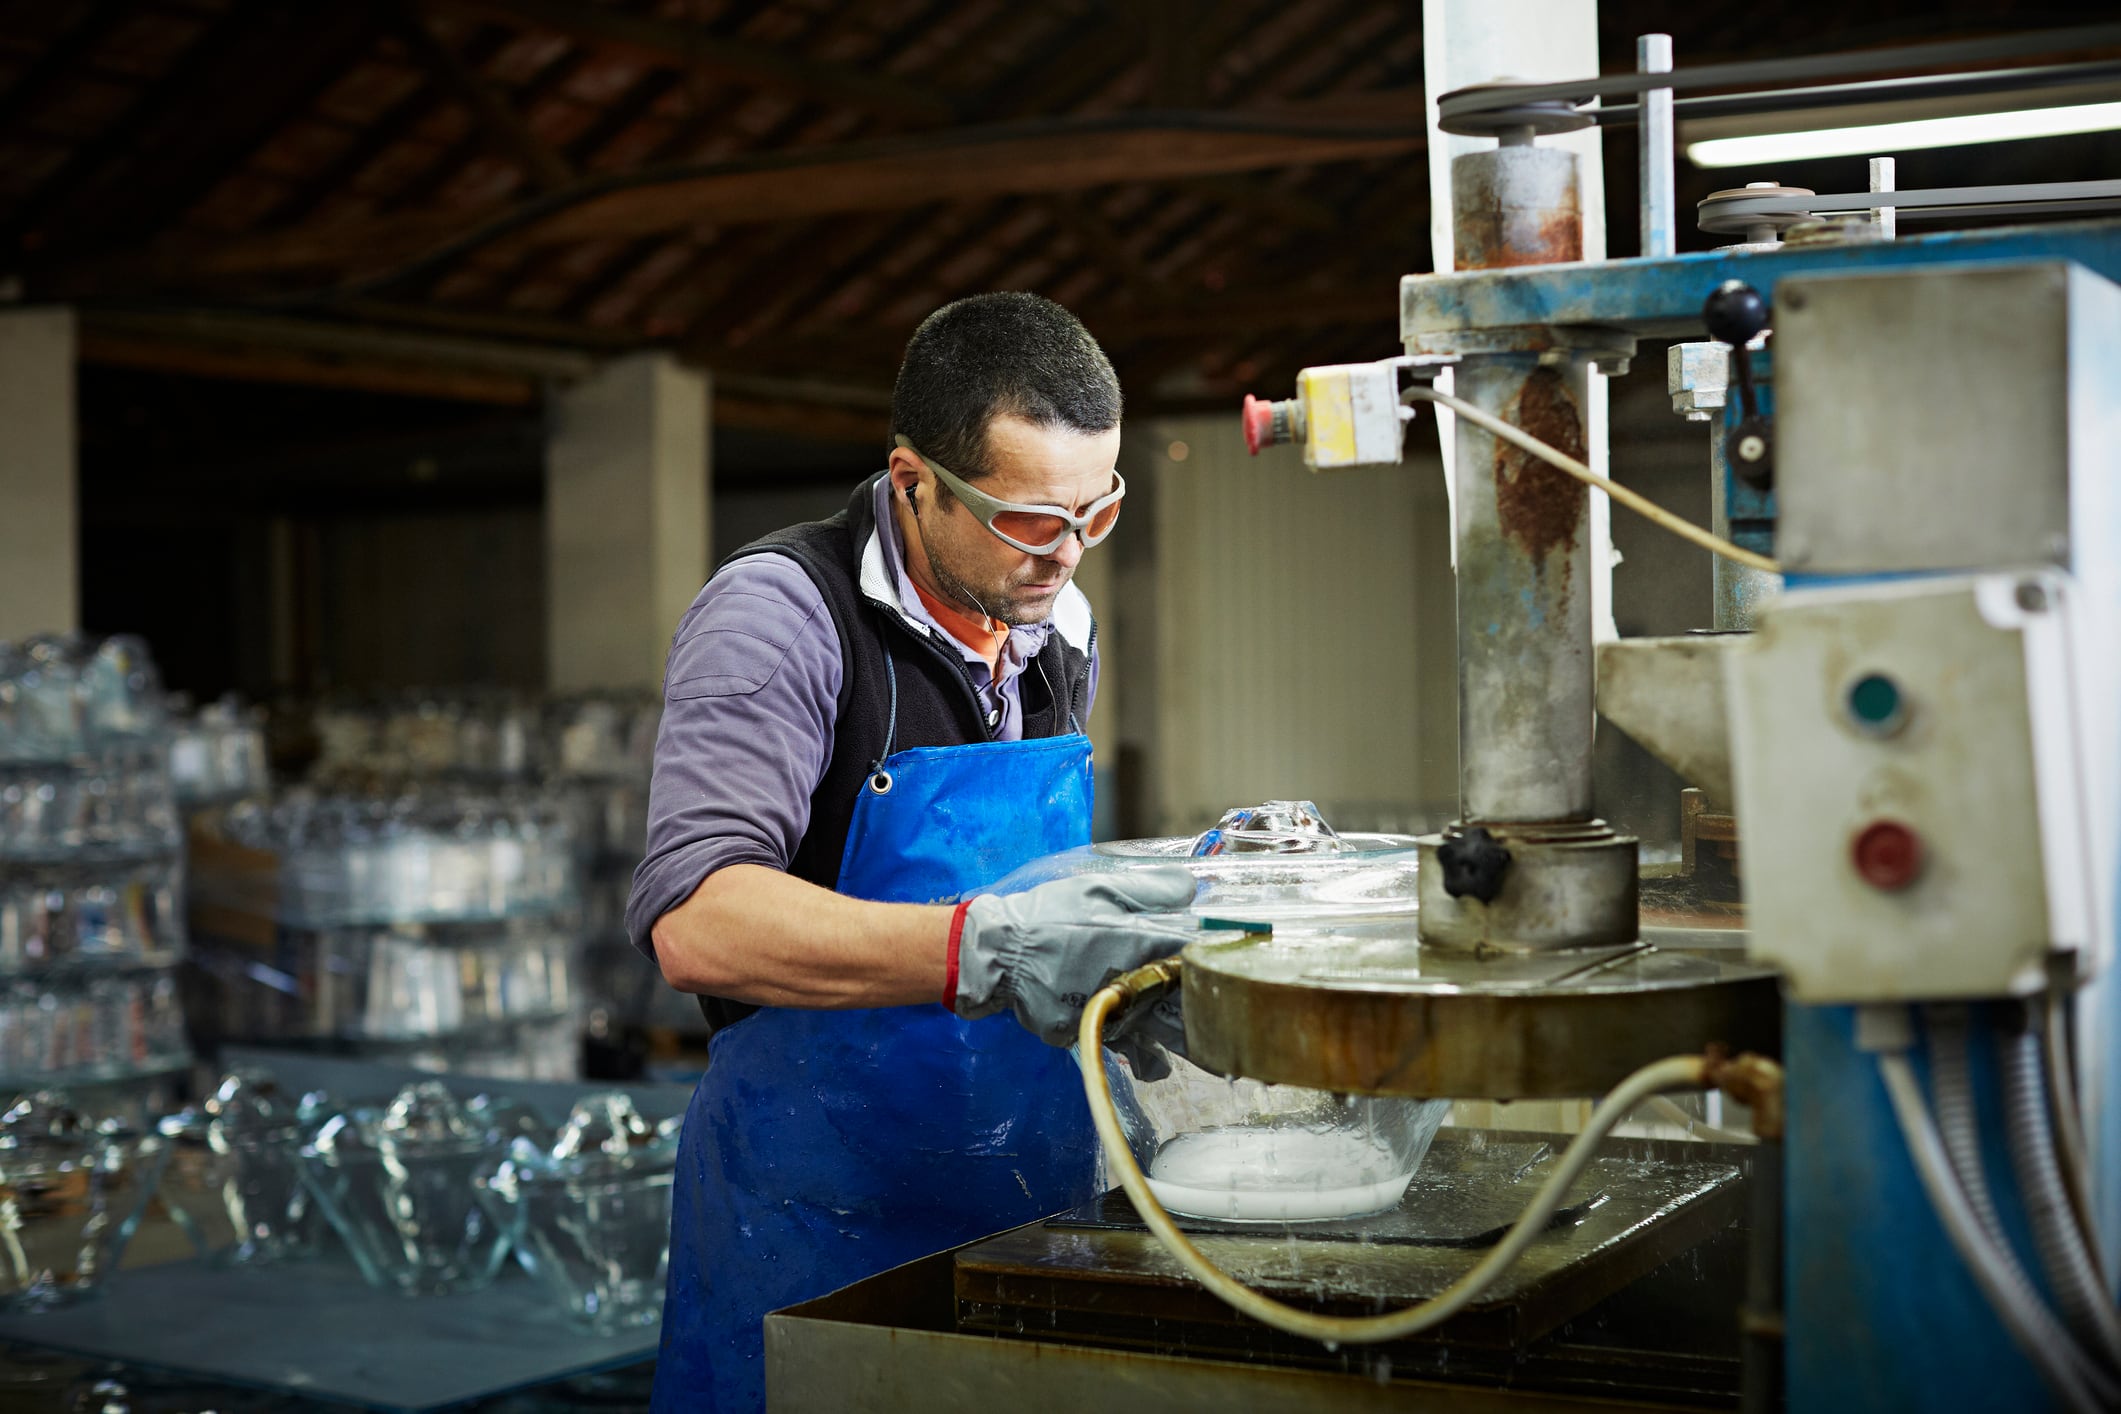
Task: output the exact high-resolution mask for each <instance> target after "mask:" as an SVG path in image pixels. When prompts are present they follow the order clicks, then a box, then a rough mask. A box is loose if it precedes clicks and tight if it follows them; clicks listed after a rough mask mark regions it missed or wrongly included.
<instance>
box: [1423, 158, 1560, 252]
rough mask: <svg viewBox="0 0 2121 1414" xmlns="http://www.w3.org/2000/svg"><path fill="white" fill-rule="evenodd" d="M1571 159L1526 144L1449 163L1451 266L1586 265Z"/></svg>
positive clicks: (1456, 159)
mask: <svg viewBox="0 0 2121 1414" xmlns="http://www.w3.org/2000/svg"><path fill="white" fill-rule="evenodd" d="M1576 171H1577V164H1576V154H1575V153H1573V152H1569V151H1566V150H1564V149H1562V148H1558V147H1537V146H1532V145H1523V146H1515V147H1495V148H1490V149H1488V150H1486V151H1483V152H1468V153H1464V154H1462V155H1460V156H1458V157H1456V158H1453V159H1452V161H1451V232H1452V245H1453V253H1452V263H1453V265H1454V266H1455V267H1456V268H1457V269H1460V270H1500V269H1506V268H1508V267H1510V266H1514V265H1549V264H1553V263H1555V262H1557V261H1564V260H1581V259H1583V207H1582V202H1581V199H1580V197H1579V195H1578V190H1577V176H1576Z"/></svg>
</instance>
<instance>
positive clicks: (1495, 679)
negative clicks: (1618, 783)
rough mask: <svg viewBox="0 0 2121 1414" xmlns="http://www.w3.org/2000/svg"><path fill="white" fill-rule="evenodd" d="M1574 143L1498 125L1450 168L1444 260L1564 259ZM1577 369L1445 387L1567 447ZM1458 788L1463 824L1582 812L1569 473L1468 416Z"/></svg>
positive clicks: (1461, 427) (1583, 710) (1583, 751)
mask: <svg viewBox="0 0 2121 1414" xmlns="http://www.w3.org/2000/svg"><path fill="white" fill-rule="evenodd" d="M1576 173H1577V169H1576V155H1575V154H1574V153H1572V152H1565V151H1562V150H1561V149H1559V148H1553V147H1537V146H1534V145H1533V144H1532V143H1531V141H1530V138H1529V134H1519V133H1506V134H1504V135H1503V137H1502V138H1501V140H1500V142H1499V143H1498V145H1497V146H1496V147H1494V148H1492V149H1490V150H1487V151H1484V152H1469V153H1466V154H1465V155H1464V156H1462V157H1459V158H1458V159H1457V160H1456V161H1454V162H1453V163H1452V164H1451V214H1452V235H1453V247H1454V248H1453V264H1454V265H1455V266H1456V268H1458V269H1460V270H1493V269H1497V268H1500V267H1504V266H1512V265H1543V264H1549V263H1552V262H1555V261H1564V260H1577V259H1580V258H1581V257H1582V253H1583V212H1582V205H1581V201H1580V198H1579V192H1578V188H1577V175H1576ZM1588 382H1589V375H1588V370H1587V366H1586V365H1585V364H1583V363H1580V362H1575V361H1562V362H1551V361H1549V360H1546V359H1543V358H1542V357H1541V356H1540V355H1537V354H1499V355H1486V356H1482V357H1478V358H1467V359H1466V360H1465V361H1464V362H1463V363H1462V364H1461V365H1460V366H1459V368H1458V376H1457V391H1458V395H1459V396H1460V397H1462V398H1464V399H1466V400H1467V401H1468V402H1472V403H1475V404H1477V405H1478V406H1480V407H1481V408H1482V409H1484V410H1486V411H1489V412H1492V413H1494V414H1496V415H1497V416H1498V417H1501V418H1503V419H1504V420H1505V421H1508V422H1511V423H1514V424H1516V425H1517V426H1519V427H1522V428H1524V429H1525V430H1526V431H1527V432H1530V433H1531V434H1532V435H1533V436H1535V437H1538V438H1540V439H1541V440H1543V441H1547V442H1551V443H1553V444H1554V445H1555V446H1557V447H1560V448H1561V449H1562V450H1564V451H1566V452H1568V453H1570V454H1571V455H1573V456H1576V457H1579V458H1580V457H1582V456H1583V455H1584V453H1585V441H1586V439H1585V436H1584V418H1583V409H1584V399H1585V388H1586V385H1587V384H1588ZM1456 440H1457V456H1456V457H1454V458H1453V474H1454V477H1455V479H1456V482H1457V493H1458V494H1457V496H1456V498H1455V499H1456V512H1455V513H1456V516H1457V530H1458V793H1459V811H1460V814H1461V817H1462V818H1463V819H1464V820H1465V821H1466V822H1468V823H1473V824H1479V823H1485V822H1490V821H1493V822H1507V823H1517V822H1531V821H1542V822H1544V821H1555V820H1581V819H1588V818H1589V817H1590V814H1591V721H1592V713H1593V710H1594V704H1593V701H1592V672H1593V665H1592V658H1591V585H1590V540H1589V534H1588V525H1587V521H1588V515H1587V512H1588V509H1589V504H1588V503H1589V499H1590V493H1589V491H1588V490H1587V489H1586V488H1585V487H1584V485H1583V483H1582V482H1579V481H1576V480H1574V479H1573V478H1571V477H1569V476H1566V475H1564V474H1563V473H1561V472H1559V471H1556V470H1554V469H1553V468H1552V467H1550V466H1548V465H1547V464H1546V463H1544V462H1542V461H1540V460H1539V459H1537V458H1536V457H1533V456H1531V455H1529V454H1527V453H1525V452H1523V451H1520V450H1519V449H1517V448H1515V447H1512V446H1509V445H1508V444H1506V443H1503V442H1499V441H1497V440H1496V439H1495V438H1494V437H1493V436H1491V435H1490V434H1488V433H1487V432H1484V431H1482V430H1481V429H1479V428H1477V427H1474V426H1472V425H1471V424H1469V423H1465V422H1461V423H1459V424H1458V428H1457V439H1456Z"/></svg>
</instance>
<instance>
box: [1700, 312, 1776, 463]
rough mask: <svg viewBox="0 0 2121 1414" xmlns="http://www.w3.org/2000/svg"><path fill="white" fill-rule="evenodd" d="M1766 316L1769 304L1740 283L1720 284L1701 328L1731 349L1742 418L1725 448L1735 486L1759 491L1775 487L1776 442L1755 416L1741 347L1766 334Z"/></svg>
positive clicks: (1748, 365) (1747, 355) (1749, 366)
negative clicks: (1736, 479) (1762, 333)
mask: <svg viewBox="0 0 2121 1414" xmlns="http://www.w3.org/2000/svg"><path fill="white" fill-rule="evenodd" d="M1768 315H1769V310H1768V302H1767V301H1766V300H1765V299H1762V298H1761V296H1760V291H1758V290H1756V289H1754V288H1753V287H1752V286H1751V285H1748V284H1747V283H1746V282H1745V281H1743V280H1725V281H1724V282H1723V283H1722V284H1720V285H1718V286H1717V287H1716V288H1715V290H1714V291H1713V292H1711V293H1710V295H1709V297H1708V300H1707V302H1706V303H1704V304H1703V305H1702V306H1701V322H1702V323H1704V324H1706V325H1708V328H1709V337H1710V338H1712V339H1714V340H1716V341H1717V342H1718V343H1722V344H1729V345H1730V346H1731V373H1732V375H1733V376H1734V377H1735V378H1736V379H1737V382H1738V410H1739V412H1740V413H1741V414H1742V416H1740V418H1739V419H1738V426H1737V427H1736V428H1735V429H1733V431H1732V433H1731V435H1730V437H1729V438H1728V439H1727V440H1726V442H1725V444H1724V445H1725V447H1726V448H1727V449H1728V455H1729V457H1730V462H1731V470H1732V471H1734V472H1735V473H1737V476H1738V479H1739V480H1740V481H1743V482H1744V483H1745V484H1746V485H1748V486H1751V487H1754V488H1755V489H1757V490H1761V491H1765V490H1767V489H1769V488H1770V487H1772V486H1773V485H1774V484H1775V436H1774V429H1773V428H1771V427H1769V425H1768V420H1767V419H1766V418H1764V417H1762V416H1761V415H1760V403H1759V399H1758V397H1757V396H1756V395H1755V393H1754V390H1753V356H1752V354H1751V352H1750V351H1749V350H1747V348H1746V345H1747V344H1748V343H1751V342H1752V341H1753V339H1755V338H1756V337H1758V335H1759V333H1760V331H1761V330H1763V329H1765V328H1767V326H1768Z"/></svg>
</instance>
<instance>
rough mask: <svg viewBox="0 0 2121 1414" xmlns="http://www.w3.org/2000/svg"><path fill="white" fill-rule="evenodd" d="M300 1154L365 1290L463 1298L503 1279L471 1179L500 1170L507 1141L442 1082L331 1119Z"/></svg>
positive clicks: (497, 1236)
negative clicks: (440, 1293) (382, 1105)
mask: <svg viewBox="0 0 2121 1414" xmlns="http://www.w3.org/2000/svg"><path fill="white" fill-rule="evenodd" d="M300 1152H301V1159H302V1178H303V1181H304V1183H306V1184H307V1185H308V1187H309V1191H310V1193H311V1194H312V1195H313V1196H314V1197H315V1198H316V1200H317V1204H318V1206H319V1207H320V1208H321V1209H322V1210H323V1213H324V1216H325V1218H326V1220H327V1221H329V1222H330V1224H331V1226H332V1230H333V1231H334V1232H336V1233H338V1234H339V1237H340V1238H341V1240H343V1241H344V1242H345V1243H346V1247H347V1250H348V1251H349V1252H351V1253H352V1254H353V1259H354V1264H355V1265H356V1266H357V1267H359V1268H360V1271H361V1275H362V1276H363V1277H365V1278H366V1279H367V1280H368V1282H369V1283H370V1285H373V1286H379V1287H385V1288H389V1289H394V1290H397V1291H401V1292H404V1293H405V1294H407V1295H416V1294H419V1293H423V1292H436V1291H466V1290H472V1289H476V1288H478V1287H483V1286H485V1285H487V1284H488V1283H489V1282H491V1281H492V1280H493V1278H494V1275H495V1273H496V1272H498V1271H499V1270H500V1267H501V1263H502V1261H503V1260H504V1259H505V1258H506V1257H507V1255H508V1236H507V1232H506V1230H505V1228H504V1227H503V1225H502V1224H500V1223H497V1222H495V1221H494V1220H493V1218H492V1216H491V1215H490V1214H489V1213H488V1212H487V1211H486V1209H485V1208H484V1207H483V1206H482V1205H481V1204H480V1202H479V1200H478V1196H477V1191H476V1189H475V1188H474V1186H473V1180H475V1179H477V1178H478V1177H480V1176H481V1175H484V1174H487V1173H490V1172H492V1171H493V1169H494V1167H495V1166H496V1165H497V1164H498V1163H499V1161H500V1159H501V1157H502V1155H503V1153H504V1152H505V1148H504V1144H503V1137H502V1135H501V1134H499V1133H498V1132H496V1131H494V1130H493V1129H490V1128H488V1127H486V1126H485V1125H482V1124H481V1123H479V1121H478V1120H477V1119H476V1118H475V1117H474V1116H473V1115H472V1114H471V1113H470V1112H469V1111H468V1110H467V1108H466V1107H465V1106H464V1105H462V1104H460V1103H459V1102H458V1101H457V1099H456V1098H455V1097H454V1096H452V1095H451V1094H450V1093H449V1091H448V1089H447V1088H446V1087H445V1086H443V1085H442V1084H441V1083H440V1082H439V1081H433V1080H427V1081H421V1082H420V1083H418V1084H414V1085H408V1086H406V1087H405V1088H404V1089H403V1090H401V1091H399V1092H398V1095H397V1097H396V1098H395V1099H393V1100H392V1101H391V1102H390V1106H389V1107H388V1108H387V1109H384V1110H380V1111H378V1110H374V1109H370V1108H365V1107H363V1108H355V1109H350V1110H346V1111H343V1112H341V1113H339V1114H336V1115H333V1116H332V1117H331V1118H330V1119H328V1120H326V1121H325V1122H324V1124H323V1125H322V1127H321V1128H319V1129H318V1131H317V1136H316V1138H315V1139H314V1140H312V1141H311V1142H310V1143H309V1144H307V1145H305V1146H304V1147H303V1148H302V1150H301V1151H300Z"/></svg>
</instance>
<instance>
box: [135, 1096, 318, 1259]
mask: <svg viewBox="0 0 2121 1414" xmlns="http://www.w3.org/2000/svg"><path fill="white" fill-rule="evenodd" d="M315 1103H316V1102H315V1101H314V1100H312V1101H311V1105H312V1107H314V1105H315ZM158 1128H159V1130H160V1132H161V1134H162V1136H163V1138H165V1139H167V1140H168V1141H169V1146H170V1157H169V1166H168V1167H167V1168H166V1169H165V1170H164V1171H163V1174H162V1188H161V1195H162V1204H163V1206H164V1207H166V1208H168V1209H169V1214H170V1217H171V1218H173V1219H174V1220H175V1221H176V1224H177V1226H178V1227H180V1228H182V1229H184V1232H185V1235H186V1236H188V1237H190V1238H191V1240H192V1245H193V1246H194V1247H196V1248H198V1250H199V1255H200V1257H202V1258H203V1259H205V1260H206V1261H208V1262H211V1263H213V1264H215V1265H218V1266H238V1265H244V1264H250V1263H263V1262H278V1261H284V1260H287V1259H289V1258H295V1257H308V1256H313V1255H315V1253H316V1251H317V1248H318V1243H319V1240H320V1238H321V1237H322V1231H321V1226H320V1223H319V1221H318V1217H317V1211H316V1202H315V1199H313V1198H312V1197H311V1196H310V1192H309V1189H308V1188H307V1187H306V1186H305V1185H304V1184H303V1182H302V1158H301V1149H302V1146H303V1145H304V1144H306V1143H308V1142H309V1140H310V1139H311V1138H312V1137H313V1136H314V1134H315V1131H316V1125H315V1124H314V1123H312V1122H308V1121H306V1120H305V1118H304V1112H303V1108H302V1105H301V1102H299V1101H296V1100H293V1099H290V1098H289V1097H287V1096H286V1095H285V1094H283V1093H282V1092H281V1091H280V1089H279V1087H278V1086H277V1085H276V1084H275V1083H274V1081H273V1079H272V1077H271V1076H270V1075H268V1074H266V1073H265V1072H264V1071H259V1070H235V1071H230V1072H229V1073H228V1074H227V1075H225V1076H223V1077H222V1080H221V1084H220V1086H219V1087H218V1088H217V1089H216V1090H215V1091H214V1093H213V1095H212V1097H211V1098H209V1099H208V1100H207V1101H206V1102H205V1103H204V1104H202V1105H200V1106H198V1107H197V1108H194V1109H187V1110H183V1111H180V1112H179V1113H177V1114H173V1115H171V1116H169V1117H168V1118H167V1119H165V1120H163V1121H162V1123H161V1124H160V1125H159V1126H158Z"/></svg>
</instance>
